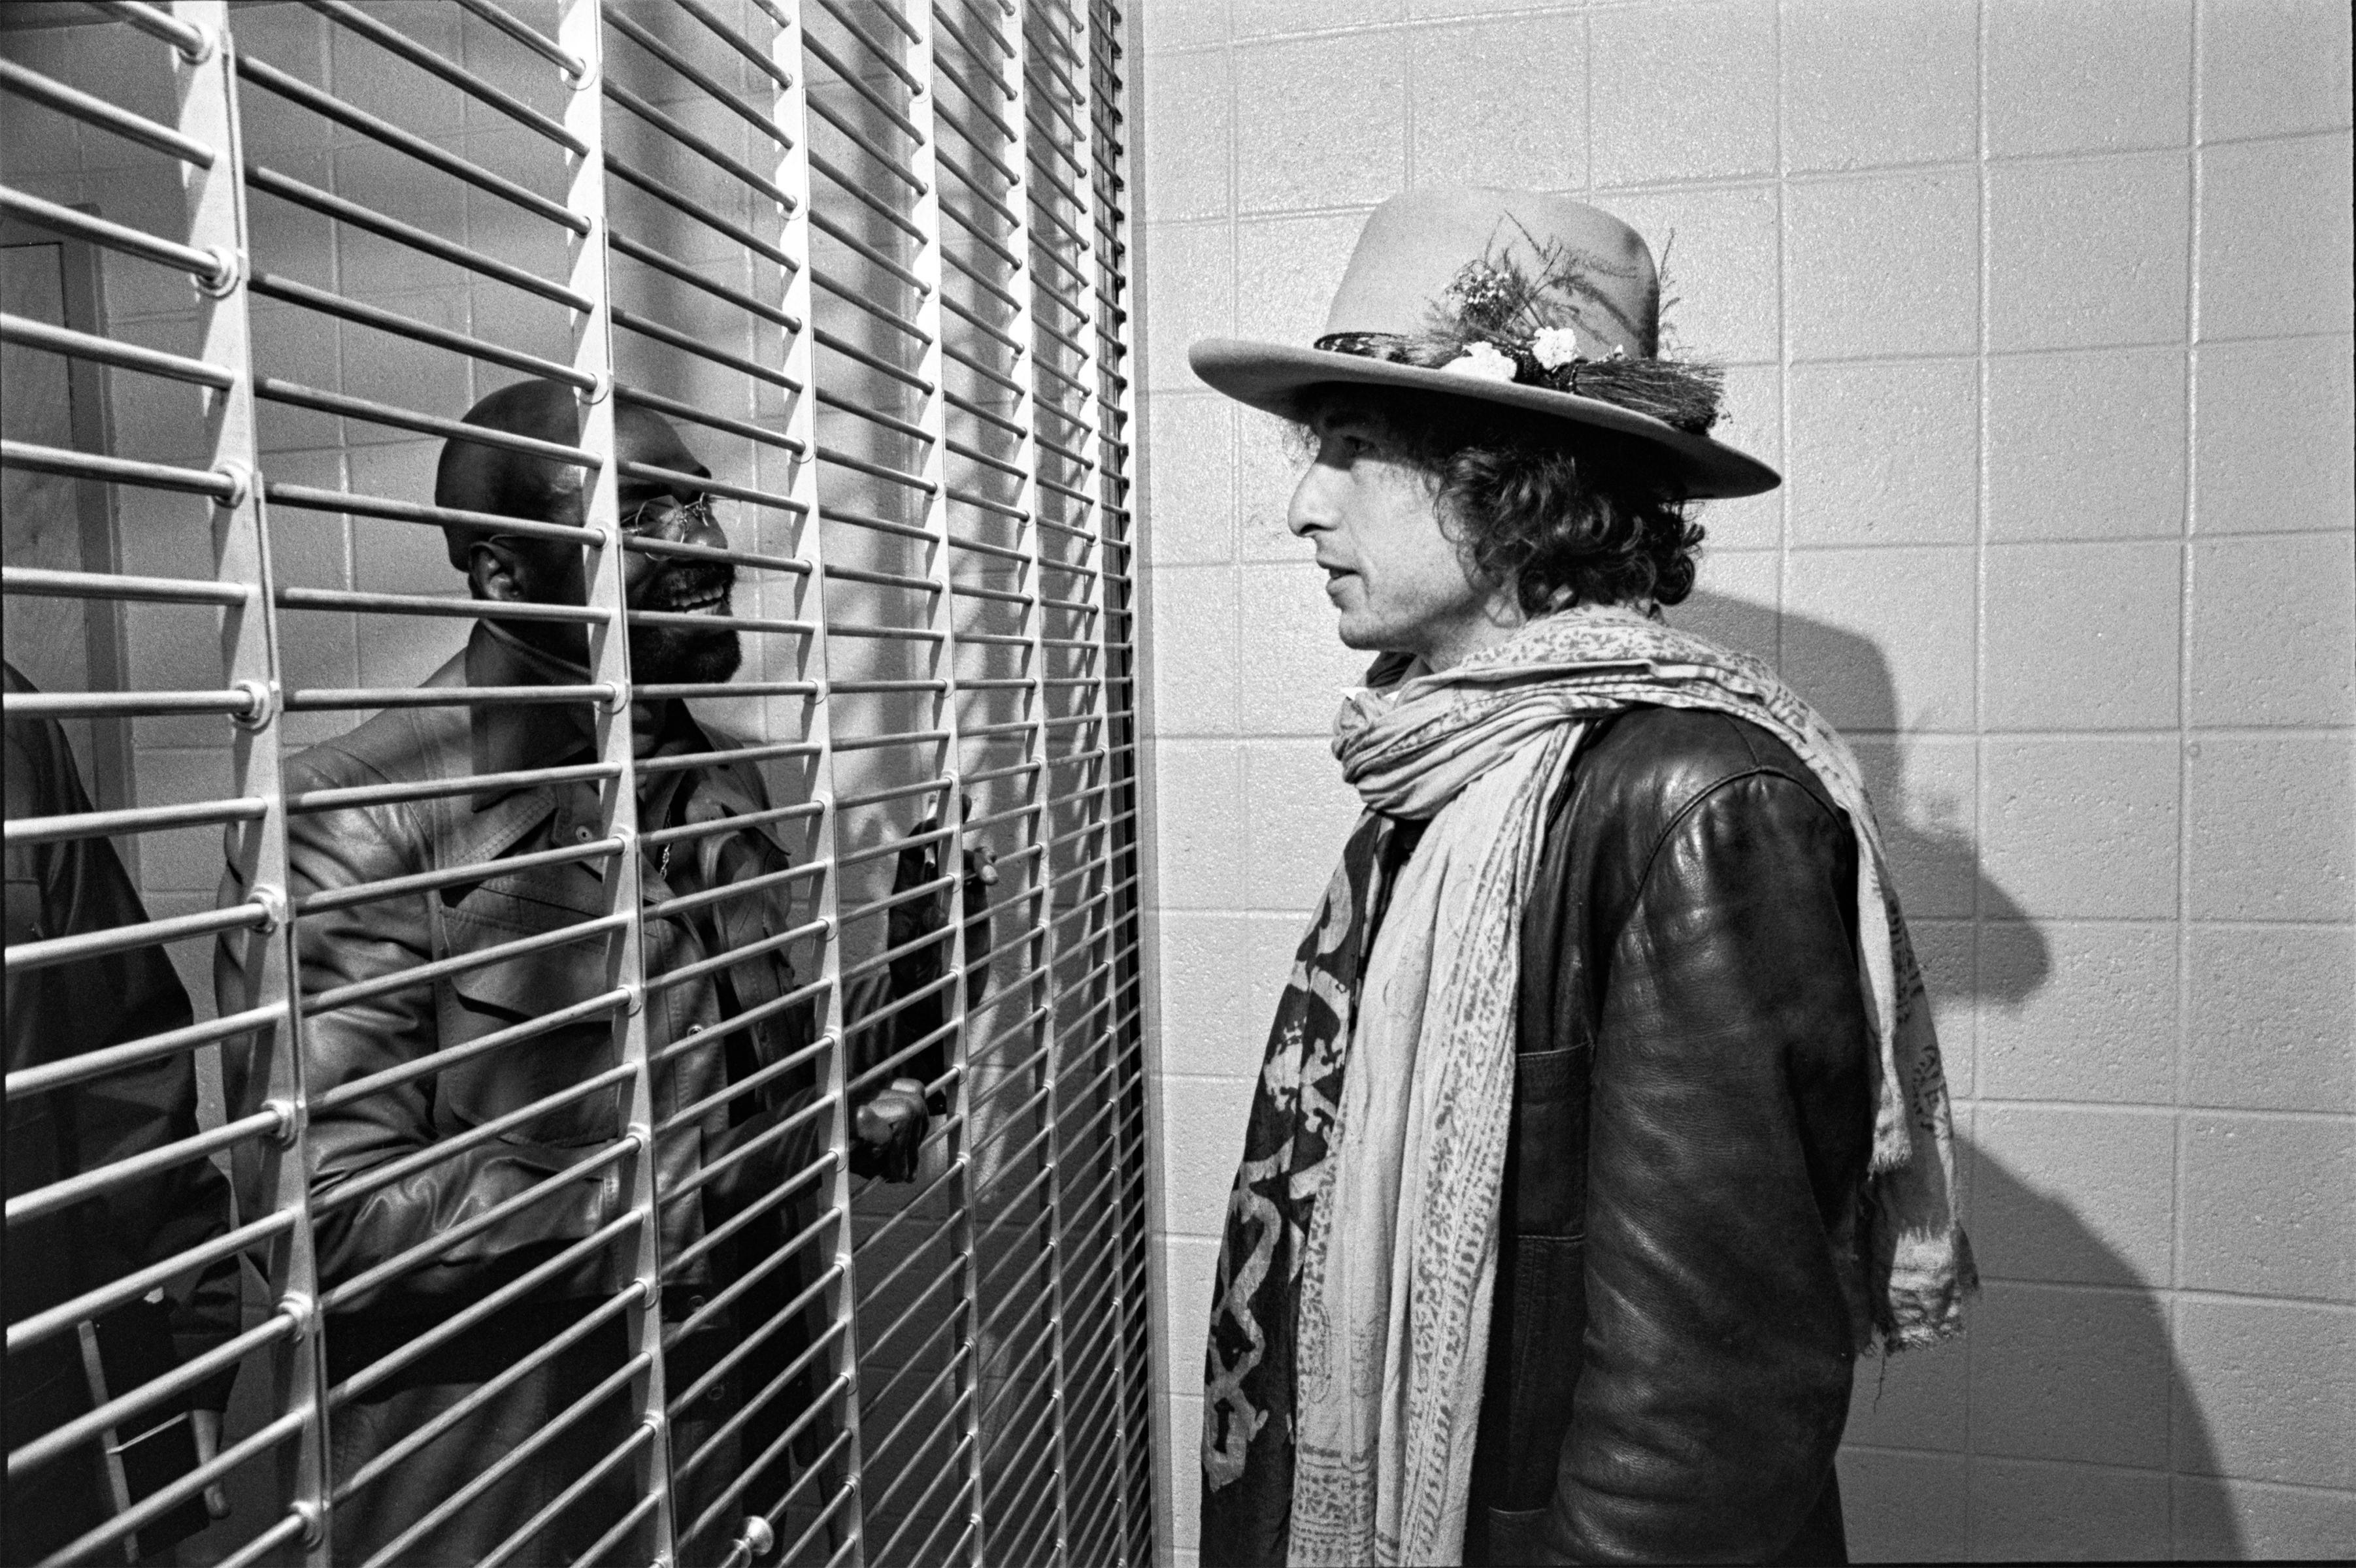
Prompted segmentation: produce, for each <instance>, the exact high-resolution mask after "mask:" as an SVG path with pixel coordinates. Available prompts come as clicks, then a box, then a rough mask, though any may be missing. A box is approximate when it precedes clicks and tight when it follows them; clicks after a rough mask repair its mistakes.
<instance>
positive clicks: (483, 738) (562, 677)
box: [462, 621, 712, 824]
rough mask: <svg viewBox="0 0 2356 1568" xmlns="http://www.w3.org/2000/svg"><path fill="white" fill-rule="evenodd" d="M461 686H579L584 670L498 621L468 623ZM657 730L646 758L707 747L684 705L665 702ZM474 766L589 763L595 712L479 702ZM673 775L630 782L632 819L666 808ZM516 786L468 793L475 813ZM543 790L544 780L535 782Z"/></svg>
mask: <svg viewBox="0 0 2356 1568" xmlns="http://www.w3.org/2000/svg"><path fill="white" fill-rule="evenodd" d="M462 657H463V658H464V660H465V666H466V684H467V685H468V686H586V685H588V684H590V676H589V671H588V669H587V668H586V667H584V666H581V665H577V664H574V663H573V662H572V661H571V660H570V659H561V658H558V657H556V656H553V655H552V654H547V653H543V652H542V651H541V650H540V649H538V648H535V647H532V646H531V645H529V644H527V643H525V642H524V641H522V640H521V639H520V638H519V637H518V636H516V635H515V634H514V633H512V632H510V631H508V630H507V629H506V628H505V627H503V626H498V625H496V624H492V623H491V622H489V621H477V622H476V623H475V630H474V635H472V636H470V637H468V638H467V639H466V652H465V654H464V655H463V656H462ZM665 706H666V709H667V711H666V713H665V715H664V719H663V728H662V732H661V734H660V735H659V736H658V737H657V739H656V741H655V745H654V748H653V750H652V751H651V752H650V753H649V755H652V756H659V757H661V756H676V755H679V754H680V753H683V752H708V751H711V750H712V741H711V739H710V738H709V737H708V736H706V735H705V734H704V732H703V729H702V727H701V725H699V724H697V723H696V721H695V719H694V717H693V715H691V714H690V713H689V712H688V710H687V704H686V703H684V702H672V703H668V704H666V705H665ZM467 711H468V714H469V718H470V722H471V735H470V741H471V745H472V753H473V763H474V771H475V773H477V775H480V774H484V773H520V772H522V771H524V770H526V769H530V768H560V767H565V766H569V765H572V764H574V763H585V762H591V761H594V758H595V755H596V733H597V731H596V712H595V709H593V708H592V707H591V706H590V705H589V704H588V703H585V702H513V703H509V702H501V703H484V704H481V705H479V706H477V707H474V708H471V709H468V710H467ZM685 776H686V775H685V774H684V773H656V774H653V775H651V776H649V777H648V778H647V779H645V780H643V781H642V782H641V783H640V784H639V787H638V793H639V797H640V798H639V816H640V817H641V819H642V820H643V821H645V822H647V823H649V824H652V823H656V822H659V821H660V820H661V819H662V817H663V816H664V814H665V813H667V812H668V811H669V807H670V805H671V801H672V798H673V796H674V795H675V794H676V792H677V790H678V787H679V784H680V780H681V779H682V778H684V777H685ZM518 787H519V786H512V785H509V786H503V787H498V788H493V789H487V790H478V791H477V792H476V793H475V795H474V797H473V801H474V807H475V809H476V810H477V812H481V811H486V810H488V809H489V808H490V807H492V806H494V805H498V803H499V802H501V801H503V800H505V799H507V798H508V797H509V796H510V795H514V794H516V793H517V789H518ZM537 787H538V791H539V792H541V793H544V792H545V791H546V787H547V786H545V785H541V786H537Z"/></svg>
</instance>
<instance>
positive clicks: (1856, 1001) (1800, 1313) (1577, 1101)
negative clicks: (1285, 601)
mask: <svg viewBox="0 0 2356 1568" xmlns="http://www.w3.org/2000/svg"><path fill="white" fill-rule="evenodd" d="M1658 318H1659V284H1658V277H1657V273H1656V272H1655V265H1654V261H1653V257H1652V254H1651V252H1650V251H1649V250H1648V249H1647V247H1646V246H1645V244H1644V240H1642V239H1641V238H1639V237H1638V235H1637V234H1636V233H1635V232H1634V231H1633V229H1630V228H1628V226H1627V225H1625V224H1623V223H1622V222H1620V221H1619V220H1618V219H1614V218H1612V216H1610V215H1609V214H1607V213H1604V212H1601V211H1599V210H1598V209H1596V208H1592V207H1589V206H1586V205H1583V204H1581V203H1580V202H1576V201H1571V200H1568V199H1565V198H1562V197H1549V196H1542V195H1537V194H1535V193H1529V192H1520V191H1497V190H1477V189H1468V188H1462V187H1442V188H1428V189H1423V190H1419V191H1415V192H1411V193H1409V194H1408V195H1406V196H1402V197H1397V198H1395V199H1393V200H1391V201H1389V202H1387V203H1385V204H1384V205H1383V206H1382V207H1380V208H1377V209H1376V212H1375V213H1374V215H1373V216H1372V217H1371V218H1370V219H1368V220H1367V224H1366V228H1365V233H1364V234H1363V235H1362V236H1361V238H1360V240H1359V242H1358V247H1357V250H1356V251H1355V254H1354V255H1353V256H1352V258H1351V261H1350V266H1349V270H1348V272H1347V273H1346V274H1345V276H1344V279H1343V282H1342V285H1341V289H1340V292H1339V293H1337V295H1336V296H1335V298H1334V301H1333V310H1332V312H1331V314H1330V315H1329V317H1328V319H1327V324H1326V331H1325V334H1324V335H1323V336H1321V337H1319V338H1318V340H1317V341H1316V343H1315V344H1314V345H1312V346H1310V347H1287V346H1279V345H1272V344H1257V343H1239V342H1233V341H1226V340H1218V341H1212V342H1205V343H1200V344H1197V345H1195V347H1194V353H1193V361H1194V368H1195V370H1196V372H1197V373H1198V374H1200V375H1201V376H1202V377H1203V379H1205V380H1206V381H1208V382H1209V383H1210V384H1211V385H1213V386H1214V387H1216V388H1217V389H1220V390H1221V391H1224V392H1226V393H1227V394H1228V395H1229V396H1231V397H1235V398H1237V399H1239V400H1242V401H1244V402H1247V403H1249V404H1251V405H1252V406H1253V407H1255V408H1258V409H1262V410H1265V411H1269V412H1272V413H1275V414H1278V415H1280V417H1282V418H1285V419H1287V420H1289V421H1292V422H1293V423H1294V424H1296V425H1297V426H1299V427H1300V428H1301V431H1302V432H1303V433H1304V436H1305V439H1306V444H1307V445H1308V446H1309V447H1310V448H1311V449H1312V452H1313V454H1314V455H1313V459H1312V463H1311V464H1310V467H1309V469H1308V472H1307V473H1306V475H1304V476H1303V477H1302V479H1301V483H1300V485H1299V488H1298V489H1297V490H1296V491H1295V492H1294V495H1293V497H1292V504H1291V512H1290V528H1291V530H1292V532H1294V533H1295V534H1297V535H1299V536H1301V538H1302V539H1305V540H1307V541H1308V542H1309V543H1310V544H1312V546H1313V547H1314V548H1315V551H1316V560H1317V564H1318V565H1319V566H1320V567H1321V568H1322V569H1323V571H1325V573H1326V577H1327V582H1326V592H1327V595H1328V596H1329V597H1330V598H1331V599H1332V601H1333V604H1334V606H1335V608H1336V609H1337V610H1338V611H1339V612H1340V617H1341V624H1340V633H1341V637H1342V640H1343V642H1344V643H1345V644H1347V645H1350V646H1352V647H1355V648H1362V649H1365V650H1367V651H1369V652H1373V653H1378V654H1380V655H1382V657H1380V658H1377V659H1376V662H1375V666H1374V667H1373V669H1372V670H1370V671H1369V673H1368V677H1367V678H1368V682H1369V685H1368V687H1367V688H1365V689H1363V690H1359V691H1354V692H1352V693H1350V694H1349V695H1348V696H1347V697H1346V699H1345V700H1344V705H1343V709H1342V712H1341V715H1340V717H1339V719H1338V720H1337V721H1336V724H1335V730H1334V741H1333V752H1334V755H1335V757H1336V758H1337V759H1339V761H1340V763H1341V764H1342V769H1343V773H1344V777H1346V778H1347V779H1348V780H1349V781H1350V783H1351V784H1353V785H1354V786H1355V788H1356V789H1357V790H1358V792H1359V794H1360V795H1362V796H1363V797H1364V799H1365V806H1366V811H1365V816H1363V818H1362V819H1361V820H1360V822H1359V824H1358V827H1357V828H1356V830H1355V832H1354V833H1353V834H1352V835H1351V837H1350V839H1349V841H1348V843H1347V845H1346V846H1345V848H1344V850H1343V855H1342V863H1341V865H1340V866H1339V867H1338V868H1337V869H1336V870H1335V872H1334V874H1333V881H1332V883H1331V885H1330V886H1329V888H1328V890H1327V892H1326V895H1325V901H1324V905H1323V908H1322V909H1321V910H1320V911H1319V912H1318V914H1317V916H1316V918H1315V919H1314V921H1313V922H1312V925H1311V929H1310V933H1309V935H1308V936H1307V937H1306V938H1305V939H1304V940H1303V942H1302V943H1301V948H1300V952H1299V955H1298V958H1297V960H1296V962H1295V964H1294V966H1293V971H1292V978H1291V984H1290V987H1289V988H1288V990H1287V992H1286V994H1285V997H1284V999H1283V1001H1282V1003H1281V1004H1280V1007H1279V1008H1278V1013H1277V1018H1276V1020H1275V1027H1274V1028H1273V1029H1272V1030H1271V1031H1270V1034H1269V1045H1268V1052H1267V1057H1266V1064H1265V1066H1264V1068H1263V1070H1262V1073H1261V1077H1260V1083H1259V1086H1258V1092H1257V1093H1256V1094H1255V1097H1254V1100H1253V1104H1252V1109H1251V1120H1250V1125H1249V1128H1248V1132H1247V1134H1246V1137H1245V1147H1244V1154H1243V1161H1242V1164H1241V1167H1240V1168H1239V1169H1238V1171H1237V1178H1236V1184H1235V1188H1234V1190H1233V1192H1232V1194H1231V1196H1230V1199H1229V1202H1228V1209H1227V1217H1226V1236H1225V1241H1224V1244H1223V1246H1222V1248H1221V1252H1220V1259H1219V1270H1218V1283H1217V1290H1216V1294H1215V1300H1214V1303H1213V1307H1212V1318H1211V1330H1210V1344H1209V1355H1208V1360H1207V1366H1206V1387H1205V1403H1204V1417H1203V1479H1204V1490H1203V1522H1202V1555H1203V1561H1204V1562H1205V1563H1206V1564H1212V1563H1451V1562H1458V1561H1462V1562H1467V1563H1531V1562H1547V1563H1552V1562H1584V1561H1599V1560H1600V1561H1645V1560H1652V1561H1672V1562H1706V1561H1765V1562H1826V1561H1840V1560H1843V1559H1845V1557H1846V1555H1847V1552H1846V1547H1845V1542H1844V1537H1843V1532H1842V1523H1841V1513H1840V1497H1839V1491H1838V1488H1837V1484H1836V1481H1835V1477H1834V1470H1833V1456H1834V1450H1835V1449H1836V1447H1837V1445H1838V1444H1839V1441H1840V1435H1841V1428H1842V1425H1843V1423H1844V1422H1845V1420H1846V1419H1847V1411H1848V1400H1849V1389H1850V1382H1851V1379H1852V1375H1853V1368H1854V1362H1855V1360H1856V1358H1857V1356H1858V1354H1859V1353H1860V1352H1862V1351H1867V1350H1876V1349H1879V1350H1889V1349H1899V1348H1901V1347H1905V1346H1910V1345H1915V1344H1922V1343H1926V1342H1929V1341H1931V1340H1933V1339H1938V1338H1940V1337H1942V1336H1944V1335H1946V1334H1949V1333H1952V1332H1954V1331H1955V1330H1956V1328H1959V1327H1960V1317H1961V1306H1962V1300H1963V1297H1964V1296H1965V1295H1966V1294H1967V1293H1968V1292H1969V1290H1970V1289H1971V1288H1972V1286H1973V1285H1974V1284H1975V1283H1976V1282H1975V1279H1974V1275H1973V1270H1972V1264H1971V1254H1970V1250H1969V1247H1968V1245H1967V1243H1965V1238H1964V1235H1963V1232H1962V1231H1961V1229H1960V1228H1959V1227H1958V1225H1957V1223H1956V1218H1955V1213H1954V1207H1953V1203H1952V1187H1951V1171H1952V1160H1953V1157H1952V1149H1951V1142H1950V1131H1949V1115H1948V1107H1947V1097H1946V1089H1945V1084H1944V1079H1943V1077H1942V1075H1941V1072H1940V1066H1939V1052H1938V1043H1937V1040H1936V1039H1935V1038H1934V1036H1933V1032H1932V1027H1931V1018H1930V1009H1929V1007H1928V1005H1927V1003H1926V1002H1925V1001H1924V999H1923V995H1922V980H1921V977H1920V975H1919V973H1918V971H1917V970H1916V968H1915V965H1914V960H1913V955H1912V950H1911V947H1910V945H1909V943H1908V939H1907V934H1906V926H1905V923H1904V921H1903V919H1902V918H1901V915H1900V913H1899V910H1898V903H1897V898H1896V895H1895V892H1894V891H1893V890H1892V889H1891V887H1890V880H1889V874H1888V867H1887V863H1886V861H1885V859H1884V857H1883V852H1882V847H1881V841H1880V835H1879V829H1878V828H1877V827H1876V826H1875V823H1874V819H1873V814H1872V810H1871V808H1870V806H1869V805H1868V804H1867V801H1866V798H1865V795H1864V791H1863V789H1862V787H1861V785H1860V784H1859V782H1858V768H1857V764H1856V762H1855V760H1854V759H1853V758H1852V757H1851V756H1850V754H1849V751H1848V748H1847V745H1846V744H1844V743H1843V741H1841V739H1840V737H1839V736H1838V735H1837V734H1836V733H1834V732H1833V731H1832V730H1831V729H1830V728H1829V727H1828V726H1827V725H1826V724H1825V722H1824V721H1823V720H1820V719H1819V718H1817V717H1816V715H1815V713H1814V712H1813V711H1811V710H1810V709H1809V708H1808V707H1807V705H1806V704H1805V703H1804V701H1802V700H1801V699H1800V698H1799V697H1798V696H1796V695H1794V693H1793V692H1792V691H1791V689H1790V688H1787V687H1785V686H1784V685H1783V682H1782V681H1781V680H1779V679H1778V678H1777V677H1776V676H1775V675H1774V674H1773V672H1772V671H1771V670H1770V669H1768V668H1767V667H1765V666H1764V665H1762V664H1761V663H1760V662H1758V661H1757V660H1755V659H1753V658H1751V657H1749V656H1745V655H1741V654H1737V653H1732V652H1730V651H1728V650H1725V649H1722V648H1719V647H1717V646H1714V645H1711V644H1709V643H1708V642H1705V641H1704V640H1702V639H1701V638H1698V637H1696V636H1693V635H1688V634H1686V633H1681V632H1677V631H1674V630H1672V629H1671V628H1670V627H1669V626H1668V625H1667V624H1665V622H1664V621H1663V620H1662V618H1661V607H1662V606H1665V605H1672V604H1675V603H1678V602H1679V601H1681V600H1682V599H1684V598H1685V596H1686V594H1687V592H1688V591H1689V590H1690V589H1691V587H1692V585H1693V580H1694V562H1695V555H1696V551H1697V549H1698V547H1699V545H1700V542H1701V537H1702V535H1701V529H1700V528H1698V527H1697V526H1696V525H1695V524H1694V523H1693V522H1692V521H1690V520H1689V512H1690V507H1691V504H1692V503H1694V502H1696V501H1699V500H1702V499H1705V498H1708V497H1713V496H1744V495H1751V494H1755V493H1758V492H1760V491H1763V490H1767V489H1770V488H1772V487H1773V486H1774V485H1776V484H1777V483H1778V479H1777V476H1776V475H1775V474H1774V473H1773V471H1772V470H1771V469H1769V468H1768V467H1766V466H1765V465H1764V464H1761V463H1759V462H1758V461H1756V460H1755V459H1753V458H1751V457H1749V456H1747V455H1745V454H1744V453H1740V452H1738V451H1736V450H1734V449H1733V448H1732V447H1730V446H1728V445H1726V444H1724V443H1719V442H1718V441H1716V440H1713V439H1712V438H1711V436H1710V435H1709V433H1708V432H1709V430H1710V428H1711V426H1712V425H1713V424H1714V423H1715V421H1716V420H1717V417H1718V405H1719V377H1718V375H1717V374H1716V372H1715V371H1714V370H1713V369H1711V368H1708V367H1707V366H1703V365H1697V364H1694V363H1690V362H1682V361H1674V360H1668V359H1664V358H1662V357H1659V341H1658V339H1659V319H1658Z"/></svg>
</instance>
